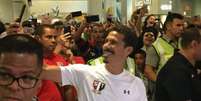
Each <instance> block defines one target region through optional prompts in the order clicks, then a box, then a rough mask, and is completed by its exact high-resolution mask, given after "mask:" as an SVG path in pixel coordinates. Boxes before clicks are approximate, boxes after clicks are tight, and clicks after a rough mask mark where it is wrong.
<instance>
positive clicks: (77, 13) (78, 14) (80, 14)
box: [71, 11, 82, 17]
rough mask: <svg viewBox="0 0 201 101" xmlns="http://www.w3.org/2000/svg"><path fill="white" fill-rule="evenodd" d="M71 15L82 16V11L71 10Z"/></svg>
mask: <svg viewBox="0 0 201 101" xmlns="http://www.w3.org/2000/svg"><path fill="white" fill-rule="evenodd" d="M71 15H72V17H78V16H82V11H76V12H71Z"/></svg>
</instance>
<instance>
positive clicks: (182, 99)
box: [155, 52, 201, 101]
mask: <svg viewBox="0 0 201 101" xmlns="http://www.w3.org/2000/svg"><path fill="white" fill-rule="evenodd" d="M155 95H156V96H155V97H156V101H186V100H192V101H201V81H200V76H199V75H198V74H197V70H196V68H195V67H194V66H193V65H192V64H191V63H190V62H189V61H188V60H187V59H186V58H185V57H184V56H183V55H182V54H180V53H178V52H177V53H175V54H174V56H173V57H172V58H170V60H169V61H168V62H167V64H166V65H165V66H164V67H163V68H162V69H161V71H160V72H159V74H158V77H157V81H156V94H155Z"/></svg>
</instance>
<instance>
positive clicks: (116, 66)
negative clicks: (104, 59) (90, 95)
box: [105, 63, 124, 75]
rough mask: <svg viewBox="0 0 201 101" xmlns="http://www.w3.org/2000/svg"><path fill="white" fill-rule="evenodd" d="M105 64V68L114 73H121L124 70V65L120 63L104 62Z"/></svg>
mask: <svg viewBox="0 0 201 101" xmlns="http://www.w3.org/2000/svg"><path fill="white" fill-rule="evenodd" d="M105 66H106V69H107V70H108V71H109V72H110V73H112V74H114V75H118V74H120V73H122V72H123V70H124V65H123V64H120V63H115V64H110V63H106V64H105Z"/></svg>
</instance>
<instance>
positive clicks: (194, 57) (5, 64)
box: [0, 6, 201, 101]
mask: <svg viewBox="0 0 201 101" xmlns="http://www.w3.org/2000/svg"><path fill="white" fill-rule="evenodd" d="M143 17H146V18H145V20H144V21H143V22H142V19H143ZM158 22H159V21H158ZM158 22H157V21H156V16H155V15H154V14H149V15H147V9H146V7H144V6H143V7H142V8H141V9H138V10H136V11H134V12H133V15H132V17H131V19H130V20H129V21H128V24H127V25H124V24H122V23H121V22H118V21H114V20H113V19H109V18H107V20H106V21H105V22H100V23H98V22H86V21H85V20H83V21H82V22H76V20H75V19H74V18H73V17H70V18H68V19H66V20H65V21H62V20H60V21H56V22H54V23H51V22H43V21H42V23H36V22H35V21H24V22H22V23H19V22H17V21H14V22H11V23H6V24H5V23H3V22H0V101H10V100H17V101H112V100H114V101H124V100H126V101H201V67H200V66H201V62H200V61H201V53H200V51H201V18H200V17H199V16H193V17H191V18H186V17H185V16H183V15H181V14H179V13H173V12H169V13H168V14H167V17H166V20H165V22H164V24H163V25H161V26H163V27H161V26H160V25H159V24H161V23H158Z"/></svg>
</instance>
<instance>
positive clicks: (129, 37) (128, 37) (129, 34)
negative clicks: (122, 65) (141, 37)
mask: <svg viewBox="0 0 201 101" xmlns="http://www.w3.org/2000/svg"><path fill="white" fill-rule="evenodd" d="M111 31H116V32H118V33H119V34H122V35H124V40H123V41H124V43H125V46H130V47H133V52H132V53H131V54H130V55H129V56H130V57H133V56H134V53H135V51H136V50H137V46H138V45H137V44H138V39H137V36H136V33H135V32H134V31H132V30H131V29H130V28H128V27H127V26H125V25H121V24H118V25H117V24H116V25H115V26H114V27H113V28H112V29H110V30H109V32H111Z"/></svg>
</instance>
